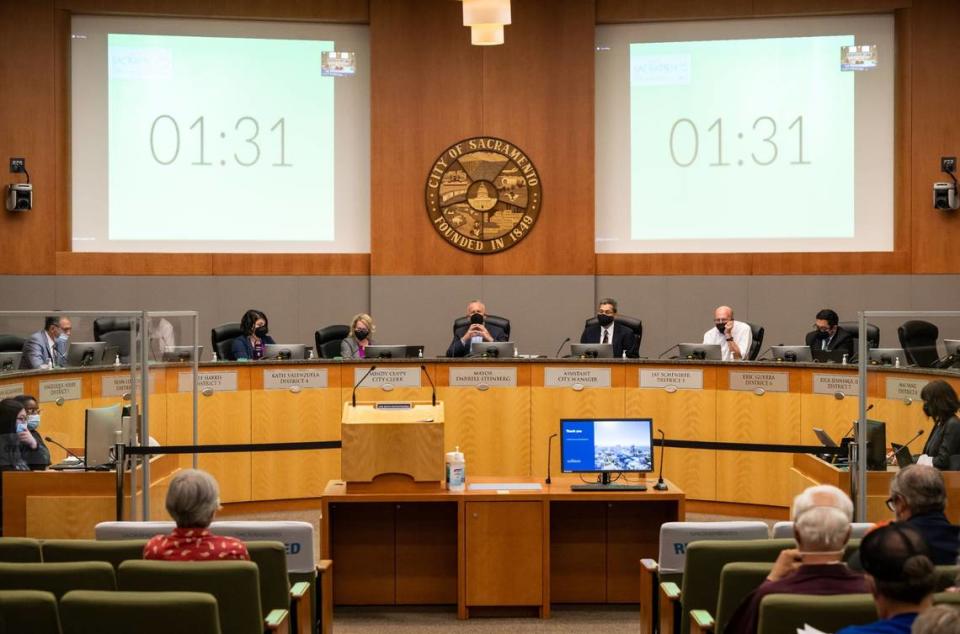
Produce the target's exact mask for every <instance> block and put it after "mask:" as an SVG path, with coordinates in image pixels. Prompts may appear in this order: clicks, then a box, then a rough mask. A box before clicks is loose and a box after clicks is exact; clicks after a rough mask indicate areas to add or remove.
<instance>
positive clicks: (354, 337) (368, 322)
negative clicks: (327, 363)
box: [340, 313, 377, 359]
mask: <svg viewBox="0 0 960 634" xmlns="http://www.w3.org/2000/svg"><path fill="white" fill-rule="evenodd" d="M376 329H377V327H376V326H375V325H374V323H373V317H371V316H370V315H367V314H364V313H360V314H359V315H355V316H354V317H353V320H352V321H351V322H350V334H348V335H347V338H346V339H344V340H343V341H342V342H340V356H341V357H343V358H344V359H363V358H364V356H365V352H364V351H365V350H366V348H367V346H370V345H373V333H374V332H375V331H376Z"/></svg>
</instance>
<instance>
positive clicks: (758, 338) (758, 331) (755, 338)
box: [743, 321, 764, 361]
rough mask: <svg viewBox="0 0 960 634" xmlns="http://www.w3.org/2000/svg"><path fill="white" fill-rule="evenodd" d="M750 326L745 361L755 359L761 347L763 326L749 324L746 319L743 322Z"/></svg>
mask: <svg viewBox="0 0 960 634" xmlns="http://www.w3.org/2000/svg"><path fill="white" fill-rule="evenodd" d="M743 323H745V324H747V325H748V326H750V336H751V337H752V340H751V342H750V351H749V353H747V355H746V360H747V361H756V360H757V356H759V355H760V349H761V348H762V347H763V332H764V329H763V326H758V325H757V324H751V323H750V322H748V321H745V322H743Z"/></svg>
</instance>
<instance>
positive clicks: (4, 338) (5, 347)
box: [0, 335, 26, 352]
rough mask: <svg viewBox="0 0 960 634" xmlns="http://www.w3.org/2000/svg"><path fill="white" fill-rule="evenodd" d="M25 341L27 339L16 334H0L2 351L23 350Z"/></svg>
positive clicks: (0, 350)
mask: <svg viewBox="0 0 960 634" xmlns="http://www.w3.org/2000/svg"><path fill="white" fill-rule="evenodd" d="M24 341H26V339H24V338H23V337H18V336H16V335H0V352H21V351H22V350H23V342H24Z"/></svg>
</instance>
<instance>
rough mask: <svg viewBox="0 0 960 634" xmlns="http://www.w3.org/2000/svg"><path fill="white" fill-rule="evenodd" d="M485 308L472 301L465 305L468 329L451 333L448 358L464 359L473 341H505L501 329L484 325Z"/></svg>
mask: <svg viewBox="0 0 960 634" xmlns="http://www.w3.org/2000/svg"><path fill="white" fill-rule="evenodd" d="M486 316H487V307H486V306H484V305H483V302H481V301H480V300H473V301H472V302H470V303H469V304H467V317H469V318H470V325H469V326H468V327H462V328H458V329H457V330H456V331H455V332H454V333H453V341H452V342H450V347H449V348H447V356H448V357H465V356H467V355H468V354H470V344H472V343H473V342H474V341H478V342H487V343H490V342H493V341H506V340H507V333H505V332H504V331H503V329H502V328H500V327H498V326H494V325H493V324H488V323H485V318H486Z"/></svg>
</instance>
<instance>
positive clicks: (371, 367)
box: [351, 364, 377, 407]
mask: <svg viewBox="0 0 960 634" xmlns="http://www.w3.org/2000/svg"><path fill="white" fill-rule="evenodd" d="M376 369H377V366H376V364H374V365H371V366H370V369H369V370H367V373H366V374H364V375H363V376H362V377H360V380H359V381H357V384H356V385H354V386H353V399H352V401H351V402H352V404H353V407H356V406H357V388H358V387H360V384H361V383H363V382H364V381H366V380H367V377H368V376H370V373H371V372H373V371H374V370H376Z"/></svg>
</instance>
